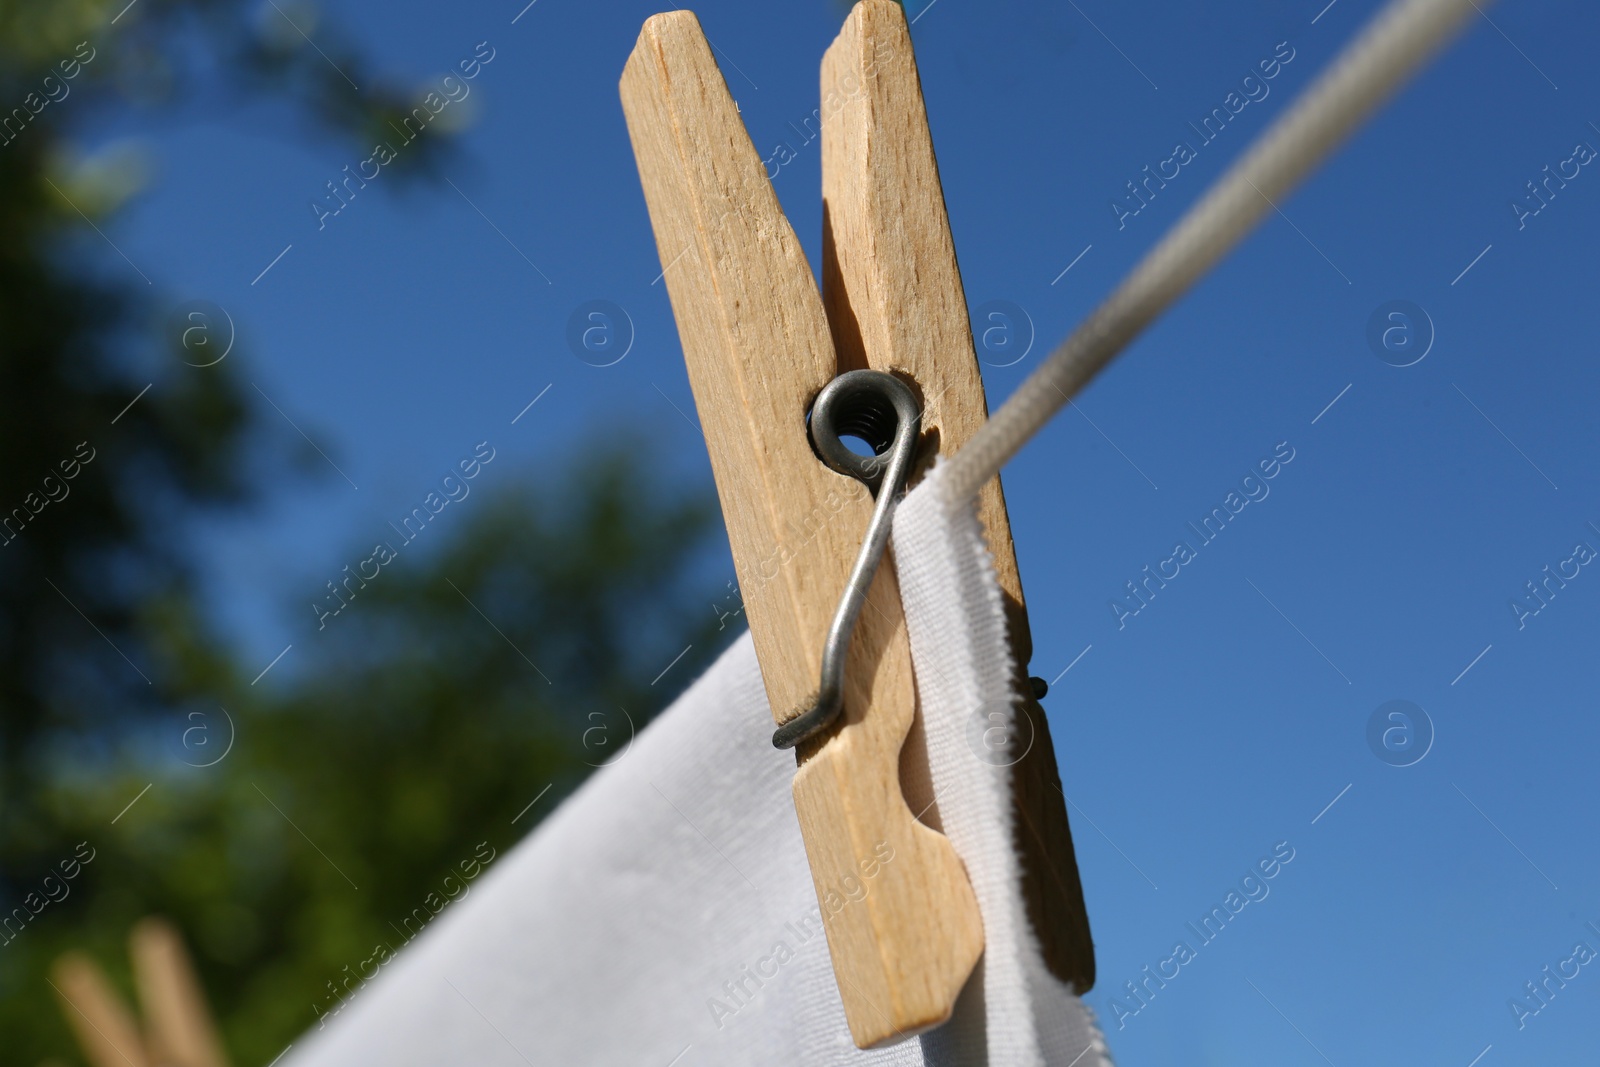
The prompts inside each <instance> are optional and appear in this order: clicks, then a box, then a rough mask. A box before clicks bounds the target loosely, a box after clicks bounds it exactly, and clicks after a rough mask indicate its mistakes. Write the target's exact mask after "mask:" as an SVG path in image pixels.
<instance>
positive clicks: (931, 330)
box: [818, 0, 1094, 992]
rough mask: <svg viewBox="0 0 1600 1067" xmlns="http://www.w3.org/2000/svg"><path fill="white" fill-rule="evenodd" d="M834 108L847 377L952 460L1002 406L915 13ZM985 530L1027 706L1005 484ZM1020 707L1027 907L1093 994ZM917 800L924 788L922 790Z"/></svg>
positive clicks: (865, 24) (835, 323)
mask: <svg viewBox="0 0 1600 1067" xmlns="http://www.w3.org/2000/svg"><path fill="white" fill-rule="evenodd" d="M821 99H822V106H821V108H820V109H819V112H818V114H819V118H820V124H821V133H822V194H823V263H822V291H823V300H824V303H825V306H826V309H827V314H828V321H829V324H830V327H831V330H832V336H833V342H834V345H835V348H836V350H837V352H838V357H839V362H840V365H841V367H842V368H843V369H853V368H856V367H871V368H874V369H876V370H882V371H889V372H891V373H895V374H898V375H900V376H901V377H903V378H906V379H908V380H910V381H911V382H913V383H915V386H916V388H917V389H918V390H919V392H920V394H921V397H922V401H923V405H924V411H923V423H922V425H923V432H924V434H926V435H928V436H930V437H932V438H934V444H935V445H936V449H937V451H938V452H942V453H946V454H949V453H953V452H955V451H956V450H957V449H959V448H960V447H961V446H962V445H963V444H965V443H966V442H967V440H968V439H969V438H970V437H971V436H972V435H973V434H974V433H976V432H977V430H978V427H980V426H981V425H983V422H984V420H985V419H987V418H988V406H987V404H986V402H985V398H984V390H983V379H982V376H981V374H980V372H979V368H978V360H977V356H976V354H975V352H974V351H973V346H972V330H971V325H970V323H969V321H968V318H967V305H966V295H965V293H964V291H963V289H962V285H961V272H960V270H959V268H958V266H957V264H956V253H955V244H954V241H953V239H952V237H951V233H950V222H949V218H948V216H947V214H946V210H945V202H944V192H943V189H942V187H941V186H940V183H939V167H938V163H937V161H936V159H935V156H934V152H933V139H932V136H931V134H930V132H929V129H928V118H927V111H926V108H925V106H924V103H923V99H922V86H921V81H920V79H919V77H918V75H917V65H916V58H915V55H914V54H913V51H912V44H911V36H910V33H909V28H908V27H907V25H906V18H905V12H904V10H903V9H902V8H901V6H900V5H899V4H897V3H894V2H892V0H863V2H861V3H859V4H857V5H856V7H855V9H854V10H853V11H852V12H851V14H850V16H849V18H848V19H847V20H846V21H845V24H844V27H843V29H841V30H840V32H839V36H838V38H837V39H836V40H835V41H834V43H833V45H832V46H831V47H830V48H829V49H828V52H827V55H826V56H825V57H824V58H823V61H822V96H821ZM934 451H935V448H928V449H926V450H925V452H924V455H925V457H927V459H929V460H931V457H932V455H933V454H934ZM978 517H979V519H980V520H981V521H982V523H983V527H984V531H985V533H986V535H987V538H988V542H989V547H990V550H991V554H992V555H993V557H994V563H995V569H996V572H997V577H998V578H999V581H1000V588H1001V591H1002V593H1003V594H1004V596H1005V600H1006V606H1007V624H1008V631H1009V636H1010V640H1011V646H1012V653H1013V655H1014V657H1015V659H1016V661H1017V666H1018V672H1019V674H1018V679H1017V681H1018V691H1019V692H1027V690H1026V688H1024V686H1025V685H1026V678H1027V666H1028V661H1029V659H1030V658H1031V657H1032V654H1033V643H1032V637H1031V636H1030V634H1029V631H1028V618H1027V609H1026V606H1025V603H1024V601H1023V596H1022V582H1021V578H1020V576H1019V575H1018V573H1017V561H1016V554H1015V551H1014V549H1013V546H1012V541H1011V524H1010V520H1009V519H1008V518H1007V515H1006V504H1005V497H1004V494H1003V493H1002V491H1001V487H1000V479H999V478H995V479H993V480H991V481H990V482H989V483H988V484H987V485H985V486H984V487H983V489H982V490H981V492H980V494H979V498H978ZM1019 705H1020V706H1019V707H1018V710H1017V714H1018V715H1019V716H1020V717H1022V718H1019V729H1018V733H1017V737H1018V740H1019V742H1021V743H1025V744H1030V747H1029V748H1028V751H1027V755H1025V756H1024V757H1023V758H1022V759H1021V760H1020V761H1019V763H1018V764H1017V765H1016V766H1015V767H1014V770H1013V784H1014V789H1013V794H1014V795H1013V801H1014V809H1015V812H1016V830H1017V847H1018V851H1019V853H1020V854H1021V856H1022V859H1023V868H1024V871H1025V884H1024V886H1023V893H1024V897H1025V898H1026V899H1027V901H1028V907H1029V917H1030V919H1031V920H1032V922H1033V925H1034V929H1035V931H1036V932H1037V933H1038V934H1039V938H1040V941H1041V944H1042V946H1043V948H1044V952H1045V958H1046V962H1047V963H1048V964H1049V965H1050V968H1051V970H1052V972H1053V973H1054V974H1056V976H1057V977H1059V978H1061V979H1062V980H1063V981H1067V982H1070V983H1072V984H1073V985H1074V986H1076V987H1077V988H1078V990H1079V991H1080V992H1082V991H1086V990H1087V989H1088V988H1089V987H1090V986H1091V985H1093V983H1094V946H1093V943H1092V941H1091V939H1090V935H1089V924H1088V913H1087V911H1086V910H1085V907H1084V903H1083V890H1082V887H1081V885H1080V884H1079V879H1078V867H1077V860H1076V858H1075V856H1074V854H1073V849H1072V836H1071V831H1070V829H1069V827H1068V824H1067V814H1066V804H1065V799H1064V794H1063V793H1062V791H1061V786H1060V781H1059V778H1058V777H1057V770H1056V762H1055V755H1054V750H1053V747H1052V745H1051V743H1050V737H1049V728H1048V726H1047V725H1046V723H1045V717H1044V713H1043V710H1042V709H1041V708H1040V707H1039V706H1038V705H1037V704H1036V703H1034V702H1032V701H1031V699H1029V700H1026V701H1025V702H1020V701H1019ZM1023 719H1025V720H1026V721H1025V722H1024V721H1022V720H1023ZM912 770H913V769H908V773H907V777H908V779H910V778H912V777H913V774H912ZM907 789H908V792H916V790H917V786H916V785H914V784H913V783H912V782H911V781H908V784H907Z"/></svg>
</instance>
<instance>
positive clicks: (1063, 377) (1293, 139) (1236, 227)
mask: <svg viewBox="0 0 1600 1067" xmlns="http://www.w3.org/2000/svg"><path fill="white" fill-rule="evenodd" d="M1483 2H1484V3H1488V2H1489V0H1483ZM1476 10H1479V8H1478V5H1477V3H1476V2H1475V0H1395V2H1393V3H1391V4H1390V5H1389V6H1388V7H1386V8H1385V9H1384V10H1383V11H1382V12H1380V13H1379V15H1378V17H1377V18H1375V19H1373V21H1372V23H1371V24H1370V25H1369V26H1368V27H1367V28H1366V29H1365V30H1364V31H1363V32H1362V33H1361V35H1360V36H1359V37H1357V38H1356V39H1355V40H1354V41H1352V42H1351V43H1350V44H1349V45H1347V46H1346V47H1345V49H1344V51H1343V52H1342V53H1340V55H1339V56H1338V57H1337V58H1335V59H1334V61H1333V62H1332V63H1331V64H1330V65H1329V67H1328V69H1327V70H1325V71H1324V72H1323V73H1322V75H1321V76H1320V77H1318V79H1317V80H1316V81H1315V82H1314V83H1313V84H1312V85H1311V87H1310V88H1309V89H1307V90H1306V92H1305V93H1304V94H1302V96H1301V97H1300V98H1299V99H1298V100H1296V101H1295V103H1294V105H1293V106H1292V107H1291V108H1290V109H1289V111H1288V112H1287V113H1286V114H1284V115H1282V116H1280V117H1279V118H1278V120H1277V121H1276V122H1274V123H1273V124H1272V125H1271V126H1270V127H1268V129H1267V130H1266V131H1265V132H1264V133H1262V134H1261V136H1260V137H1258V138H1257V139H1256V141H1255V143H1254V144H1253V145H1252V146H1251V148H1250V149H1249V151H1248V152H1246V153H1245V155H1244V157H1243V158H1242V159H1240V160H1239V161H1238V162H1236V163H1234V164H1233V166H1231V167H1229V168H1228V170H1227V171H1226V172H1225V173H1224V174H1223V175H1222V176H1221V177H1220V178H1218V179H1217V181H1216V182H1215V183H1214V184H1213V185H1212V187H1211V188H1210V189H1209V190H1208V191H1207V192H1206V194H1205V196H1203V197H1201V199H1200V200H1199V202H1198V203H1196V204H1195V205H1194V206H1193V207H1191V208H1190V209H1189V212H1188V214H1186V215H1185V216H1184V217H1183V218H1182V219H1181V220H1180V221H1179V222H1178V224H1177V225H1176V226H1175V227H1174V228H1173V229H1172V230H1171V231H1170V232H1168V234H1167V236H1166V237H1164V238H1163V239H1162V240H1161V243H1160V244H1158V245H1156V247H1155V248H1153V249H1151V251H1150V252H1149V253H1148V254H1146V255H1145V257H1144V259H1143V260H1141V261H1140V262H1139V265H1138V266H1137V267H1135V268H1134V271H1133V273H1132V274H1130V275H1129V276H1128V277H1127V278H1126V279H1124V280H1123V282H1122V284H1121V285H1120V286H1118V287H1117V289H1116V291H1115V292H1113V293H1112V294H1111V296H1110V297H1108V298H1107V299H1106V301H1105V302H1104V303H1103V304H1101V305H1100V306H1099V307H1098V308H1096V309H1095V311H1094V313H1093V314H1092V315H1090V316H1089V317H1088V319H1086V320H1084V322H1083V324H1082V325H1080V326H1079V327H1078V328H1077V329H1076V330H1074V331H1073V332H1072V333H1071V334H1070V335H1069V336H1068V337H1067V339H1066V340H1064V341H1062V342H1061V344H1060V345H1058V346H1057V347H1056V349H1055V351H1054V352H1052V353H1051V354H1050V355H1049V357H1048V358H1047V359H1046V360H1045V362H1044V365H1043V366H1041V367H1040V368H1039V369H1038V370H1036V371H1034V372H1033V374H1031V375H1029V377H1028V379H1027V380H1026V381H1025V382H1023V383H1022V385H1021V386H1020V387H1019V388H1018V389H1017V391H1016V392H1015V393H1013V394H1012V395H1011V397H1010V398H1009V399H1007V400H1006V402H1005V404H1004V405H1002V406H1001V408H1000V410H999V411H997V412H995V413H994V415H993V416H992V417H991V418H990V419H989V421H988V422H986V423H985V424H984V425H983V426H982V427H981V428H980V429H979V430H978V432H977V433H976V434H975V435H974V436H973V437H972V439H971V440H970V441H968V442H967V444H966V446H965V447H964V448H962V449H961V450H960V451H958V452H957V453H956V454H955V455H954V456H953V457H952V458H951V459H950V460H949V473H948V476H947V477H946V478H945V481H944V486H945V499H946V500H947V501H949V502H951V503H957V502H961V501H965V500H967V499H970V498H971V497H973V496H975V495H976V494H977V492H978V489H979V487H981V486H982V485H983V484H984V483H985V482H987V481H988V480H989V479H990V478H992V477H994V476H995V475H996V474H998V473H1000V468H1001V467H1002V466H1004V465H1005V464H1006V462H1007V461H1008V460H1010V459H1011V457H1012V456H1014V455H1016V453H1017V451H1018V450H1019V449H1020V448H1021V447H1022V446H1023V445H1024V444H1026V443H1027V441H1028V439H1029V438H1030V437H1032V436H1033V435H1034V434H1035V433H1037V432H1038V431H1039V429H1040V428H1041V427H1043V426H1044V424H1045V423H1047V422H1049V421H1050V419H1051V417H1052V416H1054V415H1055V413H1056V412H1057V411H1059V410H1061V407H1062V405H1064V404H1065V403H1066V402H1067V401H1068V399H1070V398H1071V397H1072V395H1073V394H1074V393H1076V392H1077V391H1078V390H1079V389H1081V388H1083V386H1084V385H1085V384H1086V383H1087V382H1088V381H1089V379H1090V378H1092V377H1094V375H1095V374H1096V373H1098V372H1099V371H1100V370H1101V368H1103V367H1104V366H1105V365H1106V364H1107V363H1109V362H1111V360H1112V358H1113V357H1115V356H1116V355H1117V353H1119V352H1121V351H1122V349H1123V348H1124V347H1126V346H1127V345H1128V343H1129V342H1131V341H1132V340H1133V339H1134V338H1135V337H1136V336H1138V334H1139V333H1140V331H1142V330H1143V329H1144V328H1145V326H1147V325H1149V323H1150V322H1151V320H1153V319H1154V318H1155V317H1156V316H1157V315H1159V314H1161V312H1162V311H1163V310H1165V309H1166V307H1167V305H1168V304H1171V303H1172V302H1173V301H1174V300H1176V299H1177V298H1178V297H1179V296H1180V295H1181V294H1182V293H1183V292H1184V290H1186V289H1188V288H1189V286H1190V285H1192V284H1193V283H1194V281H1195V280H1196V279H1197V278H1199V277H1200V276H1201V275H1202V274H1204V273H1205V272H1206V271H1207V270H1209V269H1210V268H1211V267H1212V266H1213V265H1214V264H1215V263H1216V262H1217V260H1219V259H1221V258H1222V256H1223V255H1225V254H1226V253H1227V252H1228V251H1229V250H1230V249H1231V248H1232V247H1233V246H1234V245H1235V244H1237V243H1238V242H1239V241H1240V240H1241V239H1242V238H1243V237H1244V235H1245V234H1246V233H1248V232H1249V231H1250V229H1251V227H1253V226H1254V225H1255V223H1256V222H1257V221H1258V220H1259V219H1260V218H1261V216H1262V215H1264V214H1266V212H1267V211H1268V210H1269V209H1274V208H1276V206H1277V202H1278V201H1279V200H1281V199H1282V198H1283V197H1284V196H1285V195H1286V194H1287V193H1288V192H1289V191H1290V190H1292V189H1293V188H1294V186H1295V185H1296V184H1297V183H1298V182H1299V181H1300V179H1301V178H1303V177H1305V175H1306V174H1307V173H1308V172H1310V170H1311V169H1312V168H1313V167H1315V166H1316V165H1317V164H1318V163H1320V162H1321V161H1322V159H1323V158H1324V157H1325V156H1326V155H1327V154H1328V153H1329V152H1331V151H1332V150H1333V149H1334V147H1336V146H1337V145H1338V143H1339V142H1340V141H1341V140H1343V138H1344V137H1345V136H1346V135H1347V134H1348V133H1350V131H1351V130H1352V129H1353V128H1354V127H1355V126H1356V125H1357V124H1358V123H1359V122H1361V121H1362V120H1363V119H1364V118H1366V116H1367V115H1369V114H1370V113H1371V112H1372V111H1373V109H1375V108H1376V107H1377V106H1378V105H1379V104H1380V103H1382V102H1383V101H1384V100H1385V99H1386V98H1387V97H1388V96H1389V95H1390V94H1391V93H1393V92H1394V91H1395V90H1396V89H1397V88H1398V87H1399V85H1400V83H1401V82H1403V81H1404V80H1405V79H1406V77H1407V76H1408V75H1410V74H1411V73H1413V72H1414V71H1415V70H1416V69H1417V68H1418V67H1420V66H1421V65H1422V64H1423V62H1424V61H1425V60H1427V59H1428V57H1429V56H1430V55H1432V54H1433V53H1434V52H1435V51H1437V50H1438V49H1439V48H1440V47H1441V46H1442V45H1443V44H1444V42H1445V40H1446V38H1448V37H1449V36H1450V34H1451V32H1452V31H1453V30H1455V29H1457V28H1458V27H1459V26H1460V25H1461V23H1462V21H1463V20H1464V19H1466V18H1467V17H1468V16H1469V15H1471V14H1472V13H1473V12H1474V11H1476Z"/></svg>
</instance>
